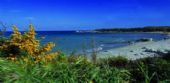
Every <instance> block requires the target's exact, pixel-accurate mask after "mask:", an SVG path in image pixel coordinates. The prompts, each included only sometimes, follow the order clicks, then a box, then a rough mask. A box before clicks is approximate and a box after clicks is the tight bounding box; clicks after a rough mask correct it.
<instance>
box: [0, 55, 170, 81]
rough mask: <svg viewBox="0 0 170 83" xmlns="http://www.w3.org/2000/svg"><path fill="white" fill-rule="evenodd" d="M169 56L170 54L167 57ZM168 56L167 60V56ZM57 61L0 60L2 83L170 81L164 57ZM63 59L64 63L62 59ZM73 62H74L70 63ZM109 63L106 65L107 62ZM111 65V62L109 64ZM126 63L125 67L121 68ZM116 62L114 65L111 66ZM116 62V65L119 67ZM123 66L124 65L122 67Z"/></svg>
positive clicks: (168, 67)
mask: <svg viewBox="0 0 170 83" xmlns="http://www.w3.org/2000/svg"><path fill="white" fill-rule="evenodd" d="M167 56H168V55H167ZM167 56H165V57H167ZM71 57H72V58H70V57H65V58H61V59H60V60H58V61H53V62H49V63H48V64H46V63H43V62H41V63H39V64H34V65H32V64H29V63H26V62H24V61H22V60H18V61H17V62H13V61H9V60H5V59H2V58H1V59H0V82H7V83H11V82H16V83H32V82H36V83H41V82H43V83H48V82H49V83H55V82H57V83H70V82H71V83H157V82H162V83H167V82H170V60H169V59H168V60H167V58H166V59H164V58H165V57H154V58H144V59H139V60H135V61H129V60H127V59H125V58H123V57H120V56H119V57H113V58H109V59H107V61H106V60H101V62H102V63H97V64H93V63H91V62H88V61H87V60H86V59H84V58H83V57H80V56H79V57H75V58H74V59H73V56H71ZM63 59H64V60H63ZM69 59H73V60H71V61H70V60H69ZM105 61H106V62H105ZM108 62H109V63H108ZM122 62H126V65H124V64H123V65H122ZM112 63H114V64H112ZM116 63H117V64H116ZM120 63H121V64H120Z"/></svg>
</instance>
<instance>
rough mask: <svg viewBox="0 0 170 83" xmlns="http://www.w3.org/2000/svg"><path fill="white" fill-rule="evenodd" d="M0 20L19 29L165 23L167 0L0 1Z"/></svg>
mask: <svg viewBox="0 0 170 83" xmlns="http://www.w3.org/2000/svg"><path fill="white" fill-rule="evenodd" d="M0 21H3V22H4V23H6V24H7V25H8V26H10V25H12V24H15V25H17V26H19V29H20V30H26V29H27V25H28V24H29V23H33V24H34V25H35V26H36V30H79V29H83V30H87V29H95V28H112V27H113V28H114V27H118V28H120V27H142V26H168V25H170V0H0ZM8 30H10V28H9V29H8Z"/></svg>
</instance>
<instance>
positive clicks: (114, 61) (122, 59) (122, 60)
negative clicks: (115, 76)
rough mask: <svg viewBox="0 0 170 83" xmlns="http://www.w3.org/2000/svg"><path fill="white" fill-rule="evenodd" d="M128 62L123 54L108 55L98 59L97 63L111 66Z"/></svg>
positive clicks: (121, 65) (120, 65) (123, 65)
mask: <svg viewBox="0 0 170 83" xmlns="http://www.w3.org/2000/svg"><path fill="white" fill-rule="evenodd" d="M128 62H129V61H128V59H127V58H125V57H123V56H117V57H110V58H107V59H100V60H99V64H103V65H104V64H108V65H109V66H111V67H125V66H126V65H127V64H128Z"/></svg>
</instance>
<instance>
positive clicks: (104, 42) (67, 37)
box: [6, 31, 167, 54]
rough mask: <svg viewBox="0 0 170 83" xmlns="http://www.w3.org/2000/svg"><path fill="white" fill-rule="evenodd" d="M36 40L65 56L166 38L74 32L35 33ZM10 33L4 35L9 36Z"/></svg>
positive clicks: (162, 36) (152, 34)
mask: <svg viewBox="0 0 170 83" xmlns="http://www.w3.org/2000/svg"><path fill="white" fill-rule="evenodd" d="M36 33H37V38H38V39H40V40H41V44H42V45H43V44H45V43H47V42H54V43H55V44H56V47H55V48H54V49H53V51H55V50H61V51H63V52H65V53H66V54H70V53H72V52H77V53H81V52H83V51H84V52H86V53H90V52H92V50H93V49H95V50H97V51H105V50H108V49H113V48H119V47H122V46H126V45H129V42H134V41H136V40H138V39H141V38H153V40H155V41H158V40H161V39H164V38H165V37H167V36H166V35H163V34H160V33H142V32H141V33H134V32H128V33H123V32H122V33H94V32H76V31H37V32H36ZM9 34H11V32H8V33H7V34H6V35H8V36H9Z"/></svg>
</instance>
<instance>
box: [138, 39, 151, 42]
mask: <svg viewBox="0 0 170 83" xmlns="http://www.w3.org/2000/svg"><path fill="white" fill-rule="evenodd" d="M148 41H153V39H152V38H142V39H138V40H136V42H148Z"/></svg>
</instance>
